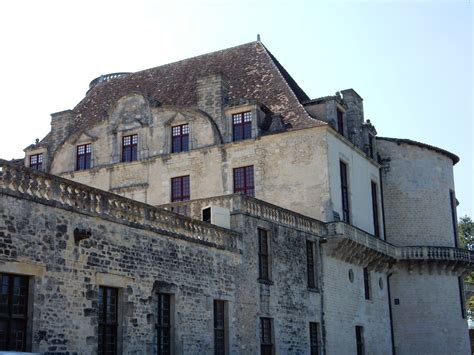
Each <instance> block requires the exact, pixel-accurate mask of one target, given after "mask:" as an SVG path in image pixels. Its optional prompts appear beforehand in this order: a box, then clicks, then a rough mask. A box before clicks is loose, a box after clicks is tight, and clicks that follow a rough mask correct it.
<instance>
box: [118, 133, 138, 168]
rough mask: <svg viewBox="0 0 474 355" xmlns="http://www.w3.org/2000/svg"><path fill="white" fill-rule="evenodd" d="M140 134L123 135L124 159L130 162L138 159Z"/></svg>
mask: <svg viewBox="0 0 474 355" xmlns="http://www.w3.org/2000/svg"><path fill="white" fill-rule="evenodd" d="M137 153H138V134H132V135H130V136H124V137H122V161H123V162H129V161H135V160H137V157H138V155H137Z"/></svg>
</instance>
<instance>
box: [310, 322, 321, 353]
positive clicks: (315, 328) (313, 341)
mask: <svg viewBox="0 0 474 355" xmlns="http://www.w3.org/2000/svg"><path fill="white" fill-rule="evenodd" d="M309 343H310V347H311V355H319V354H320V353H321V336H320V330H319V323H314V322H310V323H309Z"/></svg>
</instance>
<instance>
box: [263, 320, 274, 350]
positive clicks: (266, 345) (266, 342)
mask: <svg viewBox="0 0 474 355" xmlns="http://www.w3.org/2000/svg"><path fill="white" fill-rule="evenodd" d="M259 320H260V327H259V328H260V354H262V355H266V354H275V348H276V346H275V326H274V321H273V318H271V317H260V319H259ZM266 329H269V332H267V331H265V330H266Z"/></svg>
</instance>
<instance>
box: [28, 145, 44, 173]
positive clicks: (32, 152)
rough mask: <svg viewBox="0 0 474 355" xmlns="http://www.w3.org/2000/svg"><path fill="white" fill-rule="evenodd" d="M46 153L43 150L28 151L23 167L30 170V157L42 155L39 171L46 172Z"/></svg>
mask: <svg viewBox="0 0 474 355" xmlns="http://www.w3.org/2000/svg"><path fill="white" fill-rule="evenodd" d="M46 153H47V151H46V149H45V148H41V149H35V150H31V151H28V152H27V153H26V155H25V166H26V167H28V168H31V166H30V159H31V157H32V156H35V155H40V154H42V155H43V163H42V166H41V169H39V171H46V164H47V163H48V155H47V154H46ZM32 169H33V168H32Z"/></svg>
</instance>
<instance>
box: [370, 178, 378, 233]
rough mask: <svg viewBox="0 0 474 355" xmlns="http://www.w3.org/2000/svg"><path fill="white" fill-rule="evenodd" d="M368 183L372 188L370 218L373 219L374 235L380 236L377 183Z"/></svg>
mask: <svg viewBox="0 0 474 355" xmlns="http://www.w3.org/2000/svg"><path fill="white" fill-rule="evenodd" d="M370 185H371V189H372V220H373V221H374V235H375V236H376V237H380V223H379V207H378V198H377V184H376V183H375V182H373V181H371V183H370Z"/></svg>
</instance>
